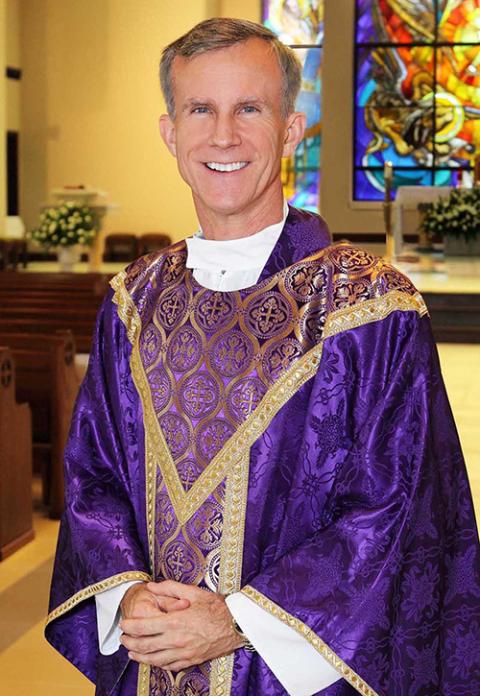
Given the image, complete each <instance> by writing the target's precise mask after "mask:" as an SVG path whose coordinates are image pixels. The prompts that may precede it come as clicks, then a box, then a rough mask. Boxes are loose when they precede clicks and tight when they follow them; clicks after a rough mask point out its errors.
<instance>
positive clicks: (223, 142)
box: [210, 113, 241, 149]
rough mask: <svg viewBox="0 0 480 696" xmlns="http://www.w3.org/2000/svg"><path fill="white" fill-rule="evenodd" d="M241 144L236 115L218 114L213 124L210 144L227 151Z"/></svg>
mask: <svg viewBox="0 0 480 696" xmlns="http://www.w3.org/2000/svg"><path fill="white" fill-rule="evenodd" d="M240 142H241V138H240V133H239V131H238V127H237V124H236V123H235V115H234V114H226V113H225V114H217V115H216V117H215V120H214V122H213V124H212V131H211V134H210V144H211V145H214V146H215V147H220V148H223V149H225V148H229V147H233V146H234V145H240Z"/></svg>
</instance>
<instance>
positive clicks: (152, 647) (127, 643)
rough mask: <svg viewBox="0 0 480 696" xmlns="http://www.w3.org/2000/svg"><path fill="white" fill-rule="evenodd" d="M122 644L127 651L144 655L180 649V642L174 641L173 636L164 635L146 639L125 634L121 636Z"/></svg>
mask: <svg viewBox="0 0 480 696" xmlns="http://www.w3.org/2000/svg"><path fill="white" fill-rule="evenodd" d="M120 643H121V644H122V645H123V646H124V647H125V648H127V650H130V651H132V652H135V653H141V654H142V655H147V654H149V653H154V652H158V651H159V650H167V649H170V650H171V649H173V648H178V647H179V646H178V645H177V644H176V643H178V641H174V640H173V639H172V637H171V636H167V635H164V634H161V635H158V636H148V637H147V638H144V637H138V636H129V635H126V634H125V633H124V634H123V635H121V636H120Z"/></svg>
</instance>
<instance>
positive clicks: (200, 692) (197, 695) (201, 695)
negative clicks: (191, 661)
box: [178, 667, 210, 696]
mask: <svg viewBox="0 0 480 696" xmlns="http://www.w3.org/2000/svg"><path fill="white" fill-rule="evenodd" d="M195 670H198V671H195V672H187V673H186V674H184V675H183V676H182V678H181V679H180V684H179V687H178V693H179V694H185V696H208V694H209V693H210V684H209V680H208V678H207V677H206V676H205V675H204V674H202V672H200V670H199V667H196V668H195Z"/></svg>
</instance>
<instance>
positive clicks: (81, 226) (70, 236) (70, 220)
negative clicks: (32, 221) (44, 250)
mask: <svg viewBox="0 0 480 696" xmlns="http://www.w3.org/2000/svg"><path fill="white" fill-rule="evenodd" d="M96 232H97V229H96V226H95V218H94V215H93V212H92V210H91V209H90V208H88V207H87V206H84V205H83V206H82V205H77V204H76V203H72V202H70V201H69V202H67V203H62V205H59V206H57V207H56V208H48V210H46V211H45V212H43V213H42V214H41V215H40V225H39V227H37V228H35V229H34V230H32V231H31V232H30V235H29V236H30V239H33V240H35V241H36V242H38V243H39V244H41V245H42V246H46V247H52V246H73V245H74V244H82V245H85V246H91V244H92V243H93V239H94V237H95V234H96Z"/></svg>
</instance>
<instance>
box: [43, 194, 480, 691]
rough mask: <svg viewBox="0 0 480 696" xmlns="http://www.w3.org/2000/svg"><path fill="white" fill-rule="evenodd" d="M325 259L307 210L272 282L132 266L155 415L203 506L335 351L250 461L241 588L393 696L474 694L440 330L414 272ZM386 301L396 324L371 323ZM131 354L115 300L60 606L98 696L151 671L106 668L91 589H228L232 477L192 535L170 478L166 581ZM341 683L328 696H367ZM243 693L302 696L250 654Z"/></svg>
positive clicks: (55, 635)
mask: <svg viewBox="0 0 480 696" xmlns="http://www.w3.org/2000/svg"><path fill="white" fill-rule="evenodd" d="M329 243H330V240H329V236H328V231H327V228H326V226H325V224H324V223H323V221H322V220H321V218H319V217H318V216H315V215H312V214H310V213H305V212H300V211H297V210H295V209H292V208H291V209H290V212H289V215H288V218H287V222H286V225H285V228H284V230H283V232H282V235H281V237H280V240H279V242H278V243H277V245H276V247H275V249H274V250H273V252H272V254H271V256H270V258H269V259H268V261H267V264H266V266H265V268H264V271H263V273H262V275H261V278H260V280H259V283H258V284H257V285H255V286H252V287H251V288H247V289H246V290H242V291H240V292H231V293H218V292H213V291H209V290H206V289H204V288H202V287H201V286H200V285H198V283H196V282H195V280H194V279H193V277H192V274H191V272H190V271H189V270H188V269H186V268H185V258H186V253H185V244H184V243H183V242H181V243H179V244H176V245H174V246H173V247H170V248H169V249H167V250H166V251H162V252H161V253H156V254H152V255H149V256H147V257H143V258H142V259H139V260H138V261H137V262H135V263H134V264H132V265H131V266H130V267H129V269H127V274H126V279H125V286H126V289H127V291H128V293H129V295H130V297H131V299H132V300H133V302H134V305H135V308H136V312H138V315H139V317H140V320H141V333H140V337H139V356H140V359H141V364H142V369H143V372H144V375H145V379H146V384H147V386H148V392H149V398H150V402H151V405H152V408H153V413H154V417H155V418H156V419H157V422H158V425H159V427H160V428H161V432H162V433H163V436H164V438H165V441H166V443H167V445H168V449H169V452H170V455H171V459H172V462H173V465H174V466H175V469H176V472H177V473H178V480H179V481H180V484H181V486H182V489H183V491H185V492H187V491H189V490H190V489H191V488H192V486H194V484H195V482H196V481H197V479H198V478H199V476H201V475H202V472H205V471H206V470H208V467H209V465H210V463H211V462H212V461H213V460H214V458H215V456H216V455H217V454H218V452H219V451H222V449H223V448H224V447H225V446H226V445H227V444H228V442H229V440H230V438H231V437H232V436H233V435H234V433H235V432H236V430H238V428H239V427H240V426H241V425H242V423H244V422H245V420H246V419H247V418H248V417H249V416H250V414H252V413H253V412H254V411H255V409H256V408H258V407H259V405H260V404H261V403H262V402H263V400H265V399H267V400H268V399H269V398H271V394H272V393H273V391H272V390H274V389H275V385H276V383H277V381H278V380H279V379H280V378H281V376H282V374H284V373H285V371H286V370H288V369H289V368H290V367H291V366H292V365H295V363H296V362H297V361H298V360H300V359H301V358H302V356H304V355H306V354H307V353H308V351H310V350H311V349H312V348H313V347H314V346H316V345H318V344H322V343H323V351H322V354H321V360H320V364H319V365H318V369H317V371H316V374H315V375H314V376H313V377H311V378H310V379H308V380H307V381H306V382H305V384H303V386H301V387H300V388H299V389H297V390H296V392H295V393H294V394H293V395H292V396H291V397H290V398H289V399H288V400H287V401H286V403H284V404H283V405H282V406H281V408H280V409H279V411H278V413H277V414H276V415H275V416H274V417H273V420H271V422H270V423H269V424H268V425H267V426H266V428H265V430H264V431H263V432H262V433H261V434H260V435H259V437H258V439H257V440H256V441H255V442H254V444H253V446H252V447H251V449H250V464H249V478H248V500H247V509H246V518H245V539H244V553H243V564H242V575H241V586H242V587H244V588H245V591H246V592H249V593H250V594H249V596H252V593H253V594H255V592H257V593H261V594H260V595H259V596H260V597H266V598H268V599H270V600H272V601H273V602H274V603H275V605H278V607H279V608H281V609H283V610H284V611H286V612H288V613H289V614H290V615H291V616H292V617H295V618H296V619H298V620H299V621H301V622H303V624H305V625H306V626H308V627H310V629H311V630H312V631H313V632H314V633H315V634H317V635H318V636H319V637H320V638H321V639H322V640H323V641H324V642H325V643H326V644H327V645H328V646H329V647H330V648H331V649H332V650H333V651H334V652H335V653H336V655H337V656H338V657H339V658H341V659H342V660H343V661H344V662H345V663H346V665H348V667H349V668H350V669H351V670H353V671H354V672H355V673H356V674H357V675H359V676H360V677H361V679H362V680H363V681H364V682H365V684H367V685H368V686H369V687H371V689H373V690H374V691H375V692H376V693H377V694H379V695H380V696H478V694H480V657H479V656H480V578H479V569H480V558H479V546H478V535H477V531H476V526H475V519H474V514H473V509H472V501H471V495H470V491H469V487H468V481H467V478H466V473H465V467H464V464H463V460H462V456H461V451H460V446H459V443H458V437H457V434H456V430H455V426H454V424H453V420H452V416H451V412H450V408H449V405H448V401H447V398H446V395H445V391H444V387H443V382H442V379H441V376H440V368H439V365H438V359H437V354H436V349H435V347H434V344H433V341H432V337H431V331H430V326H429V320H428V317H426V316H421V312H419V311H415V310H414V308H413V305H412V308H410V309H408V307H410V305H408V306H407V305H405V306H401V303H402V301H403V300H405V299H406V300H408V301H413V300H414V298H415V297H417V294H416V290H415V288H414V287H413V286H412V285H411V283H410V282H409V281H408V280H407V279H405V278H404V277H403V276H402V275H401V274H399V273H398V272H397V271H395V270H394V269H392V268H391V267H389V266H387V265H385V264H383V262H382V261H381V260H379V259H377V258H375V257H372V256H370V255H369V254H367V253H365V252H363V251H361V250H358V249H355V248H354V247H351V246H350V245H348V244H341V245H332V246H328V245H329ZM391 296H394V298H396V299H394V300H392V301H393V302H394V303H395V302H398V307H397V306H396V305H395V304H394V306H393V308H392V306H389V308H388V311H387V310H385V311H384V313H383V314H382V313H381V312H380V313H378V314H377V315H375V316H374V317H373V319H368V318H367V319H365V311H364V310H363V314H361V312H360V310H362V308H364V307H366V306H368V307H374V305H375V302H378V303H379V306H381V307H382V308H385V307H386V306H387V305H384V304H382V302H383V300H384V298H386V297H391ZM365 303H366V304H365ZM372 303H373V304H372ZM406 309H408V311H406ZM357 310H358V312H357ZM372 311H373V310H372ZM356 312H357V313H356ZM127 314H128V313H127ZM130 314H131V312H130ZM367 314H368V312H367ZM340 315H341V317H342V321H343V322H344V323H343V324H341V325H340V329H339V330H338V331H336V332H335V331H334V332H331V333H330V334H327V335H324V331H325V327H327V326H329V324H328V322H329V321H330V318H331V317H333V316H340ZM124 320H125V318H124ZM131 354H132V347H131V344H130V341H129V339H128V337H127V329H126V328H125V327H124V325H123V323H122V321H121V320H120V318H119V312H117V307H116V306H115V305H114V304H113V302H112V295H111V293H110V294H109V295H108V296H107V298H106V299H105V302H104V304H103V306H102V310H101V312H100V315H99V319H98V323H97V332H96V336H95V341H94V350H93V352H92V356H91V360H90V365H89V370H88V373H87V377H86V380H85V382H84V384H83V385H82V388H81V391H80V394H79V397H78V401H77V406H76V410H75V416H74V419H73V423H72V429H71V434H70V440H69V444H68V447H67V451H66V482H67V484H66V512H65V515H64V518H63V520H62V525H61V531H60V536H59V543H58V550H57V558H56V565H55V572H54V579H53V585H52V595H51V601H50V611H54V610H56V609H57V608H58V607H62V605H63V609H62V611H61V612H59V615H58V616H56V617H55V618H54V620H53V621H51V622H50V623H49V624H48V626H47V629H46V634H47V638H48V640H49V641H50V642H51V643H52V644H53V645H54V647H56V648H57V649H58V650H59V651H60V652H62V653H63V654H64V655H65V657H67V659H69V660H70V661H71V662H73V664H75V665H76V666H77V667H78V668H79V669H80V670H81V671H82V672H84V673H85V674H86V675H87V676H88V677H89V678H90V679H91V680H92V681H94V682H95V683H96V684H97V690H96V693H97V694H100V695H101V696H103V695H104V694H105V695H106V694H111V695H112V696H133V695H134V694H136V693H137V671H138V670H137V666H136V664H135V663H130V662H129V661H128V658H127V655H126V652H125V651H124V649H123V648H120V650H119V651H117V653H115V654H114V655H111V656H100V655H99V652H98V642H97V629H96V616H95V602H94V597H93V592H91V591H90V592H89V593H87V596H85V598H83V597H82V593H83V592H84V591H85V590H86V589H88V588H89V587H91V586H92V585H96V584H98V583H100V582H102V581H103V580H107V579H109V578H112V577H113V576H115V575H118V574H121V573H128V572H132V571H133V572H140V573H147V574H149V575H151V576H152V577H154V578H155V579H157V580H160V579H163V578H173V579H175V580H179V581H182V582H190V583H194V584H197V585H199V586H200V587H207V588H209V589H211V590H215V589H216V587H217V583H218V567H219V562H220V547H221V540H222V531H223V523H224V520H223V517H224V504H225V490H224V488H225V487H224V485H223V482H220V483H219V484H218V486H217V487H216V488H215V489H213V490H212V492H211V494H210V495H209V496H208V497H207V498H206V499H205V501H204V502H203V503H202V504H201V505H200V506H199V507H198V509H197V510H196V511H195V512H194V513H193V514H192V515H191V516H190V517H189V518H188V520H187V521H186V522H182V523H181V522H180V521H179V520H178V519H177V516H176V512H175V506H174V505H173V504H172V501H171V500H170V498H169V494H168V490H167V488H168V487H167V485H166V479H165V476H166V472H165V471H164V470H163V469H162V466H158V470H157V472H156V479H155V495H156V510H157V514H156V519H155V562H154V564H153V567H150V561H149V550H148V533H147V520H146V515H145V508H146V505H145V487H146V473H145V472H146V464H145V427H144V421H145V408H146V407H145V403H144V402H142V399H141V398H140V395H139V393H138V391H137V388H136V386H135V384H134V382H133V377H132V372H131V360H130V358H131ZM72 597H75V598H76V599H75V601H74V602H73V604H72V606H71V607H70V606H69V605H68V604H64V603H68V601H69V600H70V599H71V598H72ZM54 616H55V615H54ZM209 673H210V665H209V664H208V663H207V664H205V665H200V666H198V667H195V668H192V669H191V670H186V671H185V673H182V674H180V675H172V674H171V673H168V672H164V671H162V670H160V669H154V670H152V675H151V679H150V694H151V695H152V696H160V695H166V696H167V695H170V694H172V695H173V694H175V696H208V693H209V687H208V678H209ZM340 677H341V675H340V674H339V681H338V682H336V683H335V684H333V685H332V686H330V687H328V688H326V689H324V690H322V691H321V692H319V694H321V695H322V696H352V695H353V694H355V693H357V690H356V689H355V688H354V687H353V686H351V685H349V683H347V681H345V680H344V679H341V678H340ZM230 693H231V694H232V696H233V695H234V696H277V695H278V696H280V695H284V694H286V691H285V689H284V688H283V686H282V685H281V684H280V683H279V682H278V680H277V679H276V678H275V676H274V675H273V674H272V672H271V671H270V669H269V668H268V667H267V665H266V664H265V663H264V662H263V660H262V659H261V658H260V656H259V655H258V654H251V653H247V652H246V651H244V650H239V651H237V653H236V655H235V662H234V670H233V682H232V687H231V692H230Z"/></svg>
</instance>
